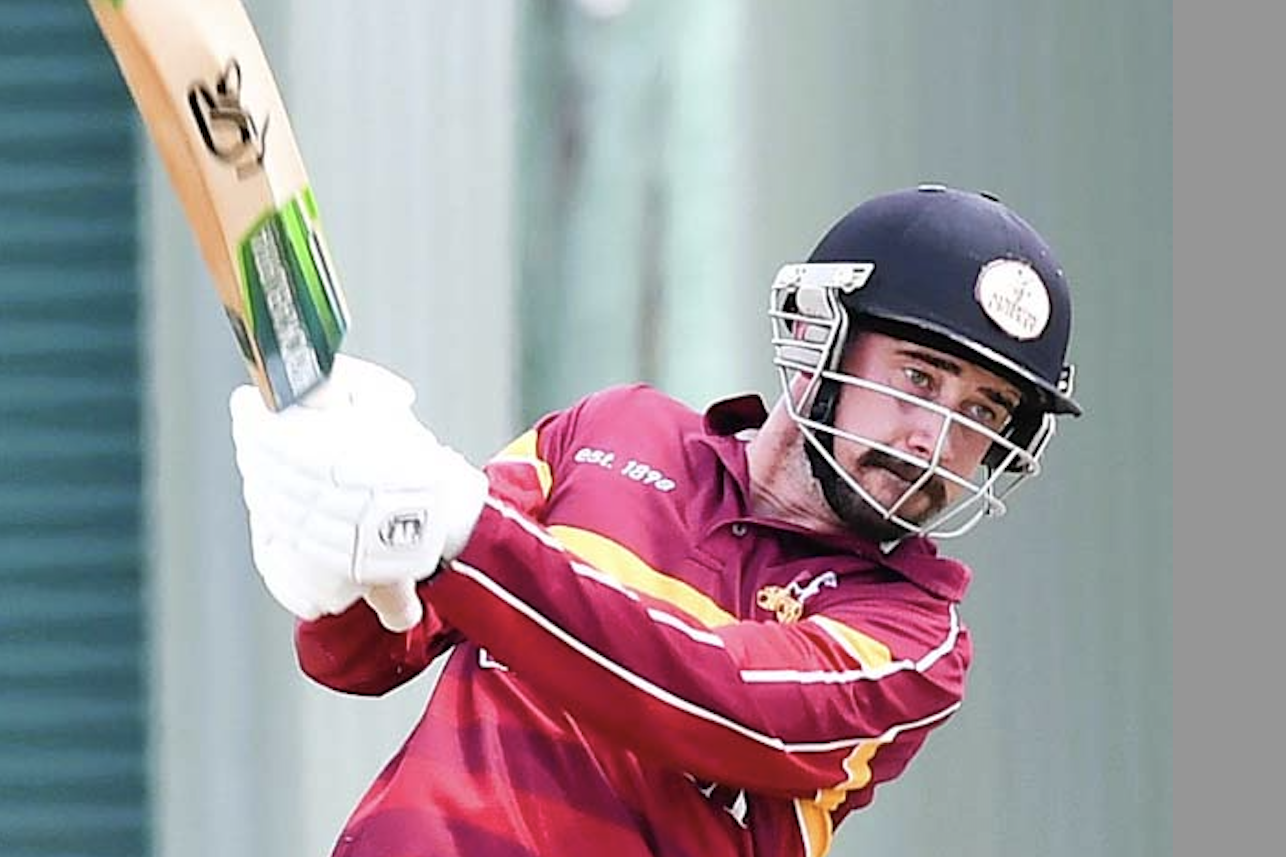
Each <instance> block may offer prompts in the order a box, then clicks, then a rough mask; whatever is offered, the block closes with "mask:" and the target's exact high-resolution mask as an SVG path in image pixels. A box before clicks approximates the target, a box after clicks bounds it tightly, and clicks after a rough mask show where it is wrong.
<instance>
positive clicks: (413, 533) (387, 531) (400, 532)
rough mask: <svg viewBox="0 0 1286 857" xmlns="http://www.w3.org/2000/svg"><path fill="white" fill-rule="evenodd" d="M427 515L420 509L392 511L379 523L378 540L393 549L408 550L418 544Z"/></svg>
mask: <svg viewBox="0 0 1286 857" xmlns="http://www.w3.org/2000/svg"><path fill="white" fill-rule="evenodd" d="M428 523H429V515H428V513H427V512H425V511H424V510H422V509H416V510H413V511H404V512H394V513H393V514H392V515H389V516H388V517H387V518H385V519H384V523H382V524H380V529H379V534H380V541H382V542H383V543H384V544H385V545H387V546H388V547H390V548H393V549H394V550H410V549H413V548H417V547H419V546H420V541H421V540H422V539H423V538H424V530H425V528H426V527H427V526H428Z"/></svg>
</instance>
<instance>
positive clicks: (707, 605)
mask: <svg viewBox="0 0 1286 857" xmlns="http://www.w3.org/2000/svg"><path fill="white" fill-rule="evenodd" d="M549 532H550V534H551V535H552V536H553V537H554V538H556V539H558V540H559V541H560V542H562V543H563V544H564V545H566V546H567V549H568V550H570V551H571V552H572V553H574V554H576V555H577V556H579V557H580V558H581V559H583V560H585V562H587V563H589V564H590V565H592V566H594V567H595V568H596V569H598V570H599V571H601V572H603V573H604V574H606V575H608V576H610V577H612V578H614V579H616V580H617V581H619V582H620V583H622V584H623V585H625V586H626V587H628V588H630V589H633V590H634V591H635V592H640V593H642V594H644V595H648V596H651V597H652V598H656V599H658V600H660V601H664V602H666V603H668V604H673V605H674V606H675V607H678V608H679V609H680V610H682V611H683V612H685V613H687V614H688V615H689V616H694V617H696V618H697V619H698V620H700V621H701V622H703V623H704V624H705V626H706V627H707V628H718V627H721V626H724V625H731V624H733V623H735V622H736V621H737V619H736V617H735V616H733V615H732V614H731V613H729V612H728V611H726V610H724V609H723V608H722V607H720V606H719V605H718V604H716V603H715V602H714V601H713V600H711V599H710V597H709V596H707V595H705V594H704V593H702V592H700V591H699V590H697V589H694V588H693V587H691V586H689V585H688V584H686V583H684V582H683V581H681V580H677V579H675V578H673V577H670V576H669V575H666V574H662V573H661V572H659V571H657V570H656V569H654V568H652V567H651V566H650V565H648V564H647V563H646V562H644V561H643V560H642V559H641V558H640V557H639V556H638V555H637V554H635V553H634V552H633V551H631V550H630V549H629V548H626V547H625V546H624V545H621V544H619V543H617V542H614V541H612V540H611V539H609V538H607V537H605V536H600V535H599V534H598V533H595V532H591V531H590V530H582V529H580V528H578V527H567V526H561V525H557V524H556V525H554V526H551V527H550V528H549Z"/></svg>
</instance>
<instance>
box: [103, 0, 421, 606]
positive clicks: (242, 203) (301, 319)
mask: <svg viewBox="0 0 1286 857" xmlns="http://www.w3.org/2000/svg"><path fill="white" fill-rule="evenodd" d="M88 2H89V6H90V8H91V9H92V10H93V13H94V17H95V19H96V20H97V21H98V26H99V29H101V30H102V32H103V36H104V38H105V39H106V41H107V44H108V47H109V48H110V49H111V51H112V54H113V55H114V56H115V58H116V63H117V65H119V66H120V70H121V74H122V76H123V77H124V78H125V83H126V85H127V87H128V88H129V91H130V94H131V95H132V96H133V99H134V103H135V105H136V106H137V107H138V111H139V113H140V114H141V116H142V118H143V124H144V125H145V126H146V128H147V132H148V135H149V136H150V137H151V139H152V142H153V143H154V144H155V146H156V149H157V150H158V151H159V152H160V154H161V159H162V160H163V161H164V163H165V169H166V172H167V173H168V174H169V178H170V183H171V184H172V185H173V187H174V190H175V192H176V193H177V195H178V198H179V201H180V203H181V204H182V206H183V210H184V214H185V215H186V216H187V220H188V223H189V225H190V226H191V227H192V231H193V233H194V234H195V236H196V239H197V243H198V245H199V246H200V248H201V255H202V256H203V257H204V259H205V263H206V266H207V267H208V269H209V271H210V274H211V276H212V278H213V280H214V285H215V288H216V289H217V291H218V293H219V299H220V301H221V302H222V303H223V307H224V309H225V310H226V312H227V316H228V320H229V322H231V324H232V331H233V335H234V336H235V338H236V342H237V345H238V346H239V348H240V350H241V356H242V357H243V358H244V359H245V363H246V368H247V369H248V370H249V373H250V377H251V379H252V380H253V381H254V383H255V386H256V387H258V389H259V392H260V394H261V395H262V396H263V400H264V403H265V404H266V405H267V406H268V407H269V408H271V409H272V410H275V411H277V410H281V409H283V408H286V407H289V406H290V405H292V404H294V403H295V402H298V401H299V400H300V399H302V398H303V397H305V396H306V395H308V394H309V393H310V392H311V391H314V390H317V391H318V394H320V393H322V392H323V391H321V390H318V388H319V387H320V386H321V385H322V384H323V382H324V381H325V380H326V378H327V377H328V376H329V374H330V371H331V368H332V366H333V365H334V361H335V355H336V354H337V353H338V352H339V349H340V345H341V343H342V342H343V338H344V334H345V332H346V331H347V330H348V320H349V316H348V310H347V307H346V305H345V303H344V295H343V292H342V291H341V289H340V287H339V283H338V282H337V281H336V279H335V276H334V271H333V268H332V265H331V262H330V255H329V252H328V251H327V249H326V240H325V236H324V234H323V232H322V228H321V221H320V219H319V217H318V212H317V203H316V200H315V199H314V197H313V192H312V189H311V187H310V186H309V183H308V176H307V173H306V172H305V170H304V164H303V159H302V157H301V156H300V153H299V147H298V145H297V144H296V142H295V135H294V131H293V130H292V129H291V127H290V118H289V117H288V116H287V115H286V108H285V105H284V104H283V103H282V98H281V93H280V92H279V91H278V89H277V83H276V80H275V79H274V77H273V74H272V69H271V68H270V67H269V65H268V60H267V58H266V56H265V55H264V51H263V46H262V45H261V44H260V42H259V37H258V35H257V34H256V32H255V29H254V25H253V24H252V23H251V21H250V17H249V15H248V14H247V12H246V10H245V7H244V6H243V5H242V4H241V2H240V0H88ZM316 399H317V394H314V396H313V397H312V398H311V399H310V402H312V401H314V400H316ZM366 601H367V603H368V604H370V606H371V607H372V608H373V609H374V610H375V611H376V612H377V613H378V614H379V615H380V621H381V622H382V623H383V624H384V626H385V627H387V628H388V629H390V630H393V631H404V630H407V629H409V628H411V627H413V626H414V625H416V624H417V623H418V622H419V621H420V618H421V617H422V615H423V613H422V608H421V605H420V600H419V597H418V596H417V595H416V593H415V588H414V584H413V583H411V582H404V584H390V585H388V586H382V587H374V588H372V589H371V591H370V592H369V593H368V594H367V595H366Z"/></svg>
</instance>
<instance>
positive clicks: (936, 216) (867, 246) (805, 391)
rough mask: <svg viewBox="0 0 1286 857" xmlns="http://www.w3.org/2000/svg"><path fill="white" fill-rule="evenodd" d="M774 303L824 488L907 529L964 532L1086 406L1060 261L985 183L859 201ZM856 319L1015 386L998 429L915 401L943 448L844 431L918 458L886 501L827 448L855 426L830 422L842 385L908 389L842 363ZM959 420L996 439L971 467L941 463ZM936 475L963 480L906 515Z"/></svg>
mask: <svg viewBox="0 0 1286 857" xmlns="http://www.w3.org/2000/svg"><path fill="white" fill-rule="evenodd" d="M769 314H770V316H771V318H772V321H773V346H774V352H775V354H774V363H775V364H776V366H777V368H778V373H779V376H780V379H781V382H782V388H783V393H784V395H785V400H786V402H787V404H788V406H789V409H790V412H791V416H792V417H793V418H794V420H795V422H796V423H797V424H798V425H799V427H800V430H801V433H802V434H803V435H804V438H805V441H806V444H805V445H806V448H807V450H808V453H809V457H810V459H811V460H812V463H813V471H814V473H815V474H816V475H817V476H818V478H819V479H821V480H822V481H823V485H824V487H827V481H828V480H833V478H834V476H836V475H837V476H838V477H839V478H840V479H842V480H843V481H844V482H845V483H846V484H848V486H849V487H850V488H852V489H853V490H854V491H855V492H856V493H857V494H858V495H859V496H861V497H862V498H863V499H864V500H866V501H867V502H868V503H869V504H871V505H873V506H875V508H876V509H877V511H879V512H880V514H881V516H882V517H883V518H884V519H885V520H887V521H889V522H892V523H893V524H895V525H896V526H897V527H898V528H899V529H900V530H901V531H904V532H905V533H907V534H924V535H933V536H938V537H947V536H954V535H959V534H961V533H963V532H965V531H967V530H968V529H970V528H972V527H973V525H974V524H976V523H977V522H978V520H980V519H981V518H982V517H984V516H987V515H999V514H1001V513H1003V512H1004V509H1005V505H1004V503H1003V498H1004V497H1005V496H1006V495H1008V494H1009V493H1010V492H1012V490H1013V489H1014V488H1016V487H1017V485H1018V484H1019V483H1021V482H1022V481H1024V480H1025V479H1026V478H1028V477H1030V476H1034V475H1036V474H1037V473H1038V472H1039V470H1040V458H1041V455H1042V454H1043V452H1044V449H1045V446H1046V445H1047V443H1048V442H1049V439H1050V438H1051V437H1052V435H1053V433H1054V418H1055V416H1056V415H1064V414H1067V415H1079V414H1080V413H1081V408H1080V406H1079V405H1078V404H1077V403H1076V402H1075V400H1073V399H1072V383H1073V378H1074V367H1073V366H1072V365H1071V364H1069V363H1067V362H1066V355H1067V350H1068V344H1069V339H1070V334H1071V320H1072V314H1071V299H1070V295H1069V292H1068V286H1067V280H1066V278H1065V276H1064V273H1063V270H1062V268H1061V266H1060V265H1059V263H1058V262H1057V260H1056V259H1055V257H1054V254H1053V251H1052V250H1051V249H1050V247H1049V246H1048V244H1047V243H1046V242H1045V240H1044V239H1043V238H1042V237H1041V236H1040V235H1039V234H1038V233H1037V232H1036V230H1035V229H1033V228H1032V227H1031V226H1030V225H1029V224H1028V223H1027V222H1026V221H1024V220H1023V219H1022V218H1021V217H1019V216H1018V215H1017V214H1015V213H1014V212H1013V211H1012V210H1010V209H1009V208H1008V207H1006V206H1005V205H1004V204H1002V203H1001V202H1000V201H999V200H997V199H996V198H995V197H993V196H990V195H987V194H982V193H975V192H969V191H962V190H955V189H951V188H947V187H944V186H942V185H921V186H919V187H916V188H910V189H906V190H899V191H895V192H892V193H888V194H885V195H882V196H877V197H875V198H873V199H870V200H868V201H866V202H863V203H861V204H860V205H858V206H857V207H856V208H854V209H852V210H851V211H849V212H848V213H847V214H845V215H844V216H843V217H842V218H840V220H839V221H837V222H836V223H835V224H834V225H833V226H832V227H831V228H830V229H829V230H827V232H826V233H825V235H823V237H822V239H821V240H820V241H819V242H818V244H817V246H816V247H815V249H814V250H813V252H812V253H811V254H810V255H809V257H808V261H807V262H804V263H800V264H790V265H785V266H783V267H782V268H781V270H780V271H779V272H778V275H777V278H776V281H775V282H774V284H773V288H772V298H771V306H770V310H769ZM862 330H876V331H880V332H883V333H887V334H890V335H893V336H895V337H897V338H899V339H905V340H910V341H914V342H917V343H919V344H921V345H924V346H927V347H930V348H934V349H938V350H941V351H945V352H948V353H950V354H953V355H955V356H957V357H959V358H960V359H963V360H967V361H969V362H971V363H973V364H976V365H978V366H981V367H983V368H985V369H988V370H990V371H992V372H994V373H996V374H997V375H999V376H1001V377H1003V378H1005V379H1006V380H1008V381H1010V382H1011V383H1012V384H1014V385H1015V386H1016V387H1017V388H1018V389H1019V390H1021V391H1022V401H1021V403H1020V404H1019V406H1018V407H1017V408H1016V409H1015V411H1014V413H1013V414H1012V416H1011V418H1010V420H1009V421H1008V423H1007V424H1006V425H1005V426H1004V428H1003V431H992V430H990V429H988V428H987V427H984V426H981V425H978V424H976V423H974V422H972V421H971V420H969V419H967V418H966V417H963V416H962V415H960V414H956V413H953V412H951V411H948V410H947V409H945V408H942V407H941V406H939V405H937V404H935V403H931V402H927V401H924V400H920V399H915V403H916V404H919V405H921V406H923V407H927V408H929V409H931V410H934V411H936V412H939V413H940V415H941V416H942V429H941V434H940V436H939V440H938V453H935V454H934V455H933V457H932V458H930V459H922V458H919V457H915V456H909V455H907V454H906V453H905V452H904V451H899V450H894V449H890V448H887V447H884V446H883V445H882V444H880V443H878V442H875V441H873V440H871V439H869V438H862V437H852V439H854V440H856V441H858V442H861V443H864V444H866V445H868V446H871V447H872V448H877V449H880V450H881V451H883V452H885V453H887V454H889V455H892V456H893V457H895V458H898V459H901V460H903V461H907V462H909V463H912V464H914V465H917V466H918V467H920V468H922V475H921V476H920V477H919V479H917V480H916V481H915V483H914V484H913V485H911V487H910V488H908V489H907V491H906V493H905V494H904V495H903V496H902V497H901V498H900V499H899V500H898V501H897V502H895V503H893V504H891V506H885V505H883V504H880V503H878V502H877V501H876V500H875V499H874V498H872V497H871V496H870V495H869V494H868V493H867V492H866V491H865V490H864V489H863V488H862V487H861V486H860V485H859V484H857V482H856V480H855V479H854V478H853V477H852V475H851V474H848V473H847V472H846V471H845V469H844V468H843V467H841V466H840V465H839V463H838V462H837V461H836V460H835V458H834V456H833V455H832V450H833V443H834V438H835V437H837V436H838V437H851V436H849V435H846V434H845V433H844V432H841V431H838V430H837V429H836V428H835V426H834V425H833V419H834V405H835V402H836V400H837V398H838V396H839V393H840V391H841V390H842V389H843V386H844V385H846V384H847V385H852V386H859V387H863V388H866V389H875V390H877V391H878V392H882V393H886V394H888V395H892V396H894V397H895V398H899V399H907V398H908V396H907V395H906V394H905V393H904V392H899V391H894V390H892V389H891V388H888V387H884V386H883V385H878V384H873V383H872V382H870V381H867V380H866V379H860V378H853V377H851V376H847V375H844V374H842V373H841V372H840V371H839V370H840V366H841V362H842V359H843V355H844V349H845V346H846V345H847V344H848V343H849V342H851V341H852V338H853V336H854V335H855V334H857V333H858V332H859V331H862ZM801 377H802V378H804V379H806V380H805V381H801V380H800V379H801ZM953 426H963V427H964V428H966V429H969V430H974V431H981V432H982V433H983V434H985V435H987V436H988V437H989V438H990V440H991V441H992V443H991V446H990V447H989V451H988V453H987V455H986V457H985V458H984V461H983V465H982V467H981V468H980V471H979V472H978V473H975V474H957V473H952V472H951V471H949V470H947V469H946V468H945V467H942V466H941V465H940V463H939V461H938V458H939V454H940V452H941V448H942V446H943V444H944V442H945V438H946V436H947V433H948V431H949V430H951V429H952V427H953ZM935 477H937V478H942V479H945V480H946V481H949V482H952V483H954V484H956V485H958V486H960V487H963V488H966V489H967V490H966V491H965V492H964V493H963V495H962V496H960V497H959V498H958V500H957V501H956V502H954V503H952V504H951V505H950V506H949V507H948V508H946V509H943V510H941V511H940V512H938V513H937V514H936V515H934V517H933V520H931V521H921V522H916V521H910V520H907V519H906V518H904V517H903V516H900V515H899V514H898V511H899V509H900V508H901V507H902V505H903V504H904V503H905V502H906V501H907V500H908V499H910V497H911V495H912V494H914V493H915V492H916V491H917V490H918V489H919V488H920V487H922V486H923V485H924V483H926V482H927V481H928V480H930V479H932V478H935ZM827 496H828V499H830V498H831V495H830V494H829V493H828V495H827ZM832 505H835V503H834V501H833V500H832Z"/></svg>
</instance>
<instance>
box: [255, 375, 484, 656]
mask: <svg viewBox="0 0 1286 857" xmlns="http://www.w3.org/2000/svg"><path fill="white" fill-rule="evenodd" d="M414 398H415V393H414V389H413V388H412V387H411V385H410V384H409V383H408V382H407V381H406V380H405V379H403V378H401V377H399V376H397V375H395V374H393V373H392V372H389V371H388V370H387V369H384V368H383V367H380V366H378V365H376V364H373V363H369V362H366V361H362V360H358V359H357V358H354V357H349V356H346V355H340V356H339V357H338V358H337V359H336V364H335V367H334V369H333V370H332V373H331V376H330V379H329V380H328V381H327V382H326V383H325V384H324V385H323V386H322V387H321V388H319V389H318V390H317V391H315V392H314V393H310V394H309V395H308V396H307V397H306V398H305V399H304V400H303V401H302V402H301V403H300V404H298V405H296V406H294V407H290V408H287V409H286V410H284V411H281V412H279V413H273V412H272V411H270V410H268V409H267V408H266V407H265V406H264V404H263V400H262V398H261V397H260V395H259V393H258V392H257V391H256V390H255V389H254V388H253V387H250V386H243V387H239V388H238V389H237V390H235V391H234V392H233V394H232V397H231V400H230V402H229V408H230V411H231V413H232V435H233V442H234V444H235V447H236V458H237V467H238V469H239V470H240V471H241V476H242V493H243V497H244V499H245V504H246V508H247V510H248V512H249V521H250V533H251V543H252V549H253V556H254V562H255V567H256V568H257V569H258V571H259V573H260V575H261V576H262V577H263V579H264V583H265V584H266V586H267V587H268V590H269V592H271V593H272V595H273V597H274V598H276V599H277V601H278V602H279V603H281V604H282V606H284V607H285V608H286V609H287V610H289V611H290V612H291V613H293V614H294V615H296V616H298V617H300V618H302V619H315V618H317V617H318V616H321V615H324V614H331V613H339V612H342V611H344V610H345V609H347V608H348V607H349V606H351V605H352V604H353V603H355V602H356V601H357V600H358V599H359V598H366V599H367V601H368V603H370V604H371V606H372V607H374V608H375V609H376V611H377V612H379V613H380V618H381V621H382V622H383V623H384V624H385V626H386V627H389V628H390V629H391V630H405V629H406V628H408V627H410V626H412V625H414V624H416V623H417V622H419V620H420V618H421V616H422V607H421V605H420V602H419V598H418V596H417V595H416V594H415V591H414V587H415V583H416V581H418V580H421V579H423V578H425V577H428V576H429V575H431V574H433V573H434V571H436V570H437V567H438V564H439V562H441V561H442V560H443V559H448V560H449V559H452V558H454V557H455V556H456V555H457V554H459V552H460V551H461V550H463V549H464V545H465V543H466V542H467V541H468V538H469V534H470V532H471V531H472V529H473V526H474V524H475V523H476V521H477V519H478V515H479V514H480V513H481V511H482V504H483V501H484V500H485V498H486V494H487V480H486V477H485V476H484V475H483V473H482V472H481V471H480V470H478V469H477V468H475V467H473V466H472V465H470V464H469V463H468V462H467V461H465V459H464V458H463V457H462V456H460V455H459V454H458V453H457V452H455V451H454V450H452V449H450V448H448V447H445V446H443V445H442V444H440V443H438V441H437V438H435V437H434V436H433V433H432V432H431V431H429V429H427V428H426V427H425V426H424V425H423V424H421V423H420V422H419V420H418V419H416V417H415V415H414V414H413V413H412V411H411V404H412V403H413V402H414Z"/></svg>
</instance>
